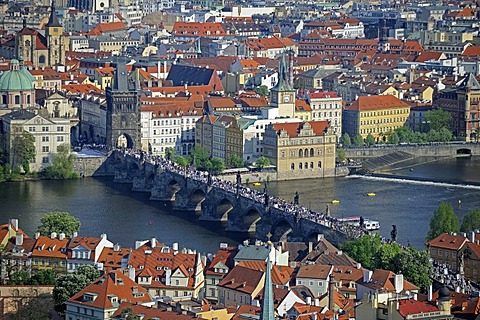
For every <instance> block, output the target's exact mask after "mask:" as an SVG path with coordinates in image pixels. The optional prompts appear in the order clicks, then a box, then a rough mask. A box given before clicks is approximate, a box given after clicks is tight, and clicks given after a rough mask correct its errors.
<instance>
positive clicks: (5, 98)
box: [2, 94, 8, 104]
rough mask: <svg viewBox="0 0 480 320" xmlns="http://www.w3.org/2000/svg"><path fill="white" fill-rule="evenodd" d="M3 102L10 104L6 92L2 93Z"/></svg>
mask: <svg viewBox="0 0 480 320" xmlns="http://www.w3.org/2000/svg"><path fill="white" fill-rule="evenodd" d="M2 103H3V104H8V96H7V95H6V94H4V95H2Z"/></svg>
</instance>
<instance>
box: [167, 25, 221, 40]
mask: <svg viewBox="0 0 480 320" xmlns="http://www.w3.org/2000/svg"><path fill="white" fill-rule="evenodd" d="M172 34H173V35H174V36H177V37H222V36H227V35H229V34H228V33H227V32H226V31H225V28H224V27H223V25H222V24H221V23H217V22H175V24H174V25H173V29H172Z"/></svg>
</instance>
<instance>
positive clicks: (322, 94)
mask: <svg viewBox="0 0 480 320" xmlns="http://www.w3.org/2000/svg"><path fill="white" fill-rule="evenodd" d="M309 96H310V99H330V98H338V95H337V93H336V92H334V91H314V92H310V94H309Z"/></svg>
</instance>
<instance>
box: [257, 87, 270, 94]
mask: <svg viewBox="0 0 480 320" xmlns="http://www.w3.org/2000/svg"><path fill="white" fill-rule="evenodd" d="M255 93H257V94H259V95H261V96H268V95H269V94H270V92H269V91H268V87H267V86H259V87H256V88H255Z"/></svg>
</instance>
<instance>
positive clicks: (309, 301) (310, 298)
mask: <svg viewBox="0 0 480 320" xmlns="http://www.w3.org/2000/svg"><path fill="white" fill-rule="evenodd" d="M307 305H309V306H310V305H312V297H310V296H308V297H307Z"/></svg>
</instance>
